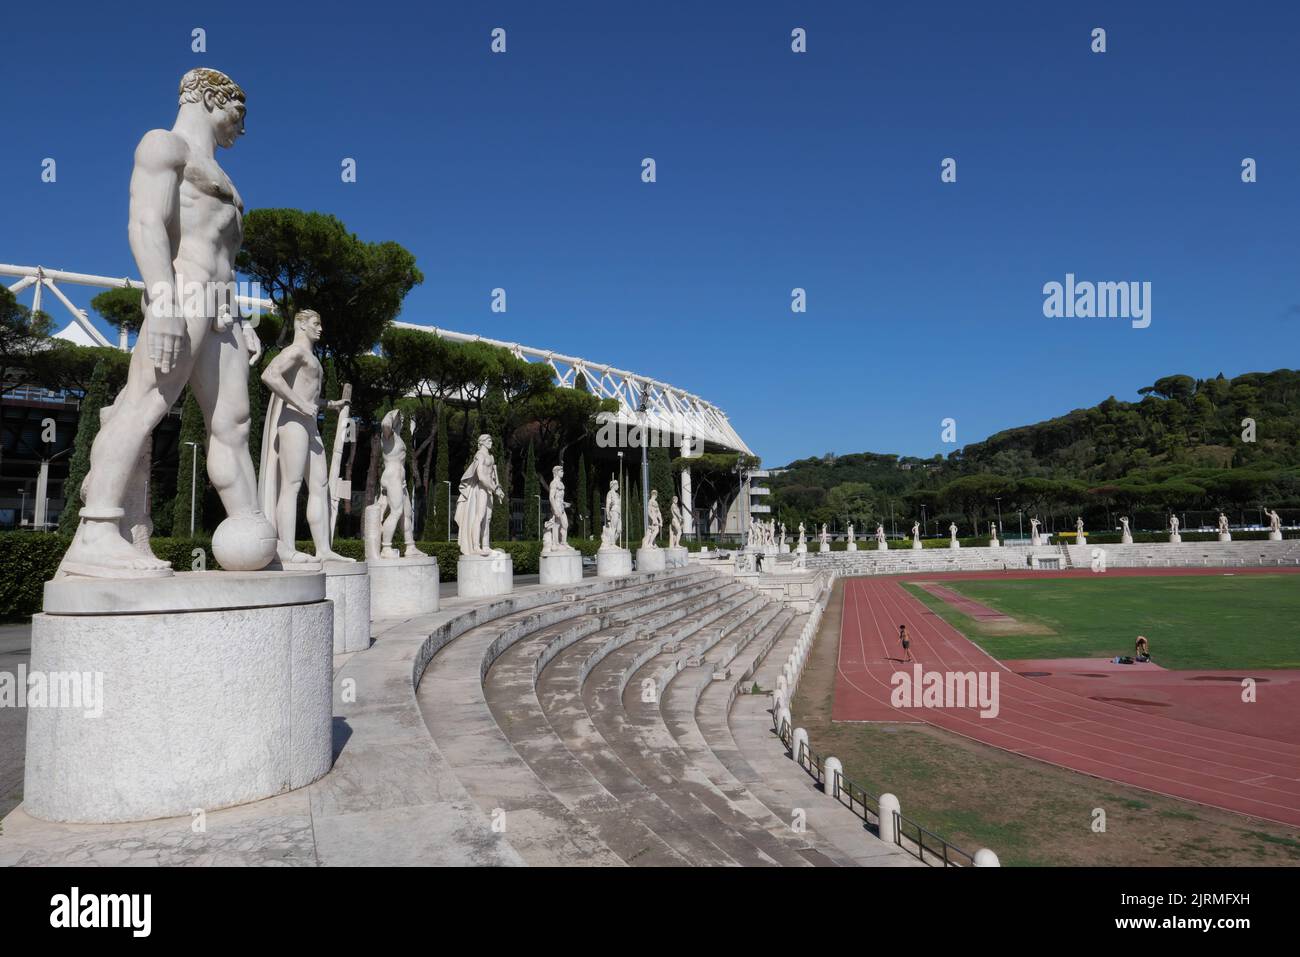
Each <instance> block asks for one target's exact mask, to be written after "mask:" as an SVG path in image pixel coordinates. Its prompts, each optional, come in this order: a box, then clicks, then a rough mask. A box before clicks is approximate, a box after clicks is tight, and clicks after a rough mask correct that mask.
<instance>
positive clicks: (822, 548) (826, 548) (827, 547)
mask: <svg viewBox="0 0 1300 957" xmlns="http://www.w3.org/2000/svg"><path fill="white" fill-rule="evenodd" d="M830 550H831V547H830V545H828V544H827V543H826V542H822V543H821V545H820V546H819V547H818V549H817V551H819V552H829V551H830Z"/></svg>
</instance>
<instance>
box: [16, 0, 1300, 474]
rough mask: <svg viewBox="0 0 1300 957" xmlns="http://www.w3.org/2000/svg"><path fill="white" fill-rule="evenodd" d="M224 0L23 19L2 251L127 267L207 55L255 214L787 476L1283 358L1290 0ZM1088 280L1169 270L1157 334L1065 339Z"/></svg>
mask: <svg viewBox="0 0 1300 957" xmlns="http://www.w3.org/2000/svg"><path fill="white" fill-rule="evenodd" d="M203 6H204V7H207V8H209V9H210V11H211V12H196V11H198V10H199V9H200V5H197V4H195V5H182V4H176V3H167V4H148V3H132V4H130V5H128V6H120V7H119V6H114V5H106V4H96V5H89V4H83V3H65V4H60V5H59V8H58V10H57V11H56V12H51V11H50V10H49V9H41V8H40V7H39V5H35V4H21V5H16V7H17V8H16V9H12V8H11V10H10V11H9V12H7V13H6V14H5V16H4V20H3V37H0V73H2V74H3V83H0V90H2V91H3V92H0V105H3V106H4V113H3V115H4V116H5V117H6V124H7V136H6V148H5V149H4V150H2V151H0V209H3V210H4V213H3V214H2V215H3V226H0V262H9V263H19V264H23V265H34V264H37V263H39V264H42V265H45V266H48V267H53V268H63V269H70V270H75V271H80V272H91V273H101V274H105V275H127V274H130V275H135V272H136V271H135V266H134V263H133V261H132V259H131V256H130V251H129V249H128V247H127V243H126V206H127V181H128V178H129V175H130V166H131V155H132V150H133V148H134V146H135V143H136V142H137V141H138V139H139V137H140V136H141V135H142V134H143V133H144V132H145V131H146V130H147V129H150V128H152V127H159V126H162V127H166V126H170V125H171V123H172V121H173V119H174V115H175V91H176V83H177V80H178V79H179V77H180V75H181V74H182V73H183V72H184V71H185V70H187V69H189V68H191V67H193V66H196V65H208V66H213V67H216V68H218V69H222V70H225V71H226V72H228V73H230V74H231V75H232V76H233V77H234V78H235V79H236V80H237V81H238V82H240V83H241V84H242V85H243V86H244V87H245V89H246V90H247V91H248V96H249V103H248V106H249V116H248V135H247V136H246V137H244V139H243V140H242V141H241V142H240V143H239V144H237V146H236V148H235V149H234V150H232V151H228V152H225V153H223V154H222V162H223V165H225V167H226V169H227V170H228V171H229V172H230V174H231V176H232V177H233V178H234V180H235V182H236V184H237V185H238V187H239V189H240V191H241V193H242V194H243V196H244V199H245V202H246V203H247V205H248V206H249V208H257V207H259V206H290V207H301V208H305V209H317V210H321V211H325V212H330V213H334V214H336V215H337V216H339V217H340V218H341V219H342V220H343V221H344V222H345V223H346V224H347V225H348V227H349V228H350V229H352V230H353V231H355V232H356V233H358V234H359V235H360V236H361V237H362V238H365V239H369V240H385V239H391V240H396V241H397V242H400V243H402V244H403V245H405V246H406V247H407V248H409V249H410V250H411V251H412V252H413V253H414V254H415V255H416V257H417V260H418V262H419V265H420V267H421V269H422V270H423V271H424V274H425V277H426V278H425V283H424V285H423V286H421V287H418V288H417V289H416V290H415V291H413V292H412V294H411V295H410V296H409V297H408V299H407V302H406V307H405V309H404V311H403V314H402V316H401V318H403V319H405V320H409V321H413V322H423V323H431V324H436V325H439V326H444V327H448V328H453V329H458V330H462V331H467V332H477V333H480V334H483V335H486V336H492V337H495V338H500V339H506V340H510V341H518V342H522V343H526V344H529V345H534V346H539V347H546V348H552V349H555V350H557V351H562V352H568V353H572V354H577V355H581V356H584V357H586V358H589V359H591V360H594V361H598V362H606V363H609V364H612V365H616V366H620V367H622V368H630V369H632V370H635V371H637V372H641V373H644V374H646V375H651V376H654V377H657V378H660V379H665V380H667V381H669V382H672V383H674V384H676V385H679V386H681V387H683V388H686V389H689V390H692V391H694V392H697V393H699V394H700V395H702V396H704V397H705V398H707V399H710V400H712V401H714V402H716V403H717V404H719V405H720V406H721V407H722V408H724V409H725V410H726V411H727V412H728V413H729V415H730V416H731V419H732V422H733V424H734V425H735V426H736V428H737V429H738V430H739V432H740V433H741V435H742V436H744V437H745V439H746V440H747V441H748V443H749V444H750V445H751V446H752V447H753V448H754V450H755V451H756V452H757V453H759V454H760V455H761V456H762V457H763V459H764V461H765V462H766V463H767V464H770V465H778V464H782V463H784V462H786V461H788V460H790V459H793V458H797V457H802V456H805V455H816V454H821V453H823V452H827V451H836V452H839V453H846V452H853V451H861V450H872V451H892V452H901V453H905V454H914V455H929V454H933V453H934V452H944V453H947V452H949V451H951V450H952V448H953V446H952V445H945V444H944V443H942V442H941V440H940V421H941V420H942V419H943V418H945V417H949V416H950V417H953V418H955V419H956V420H957V432H958V435H957V437H958V441H959V443H965V442H969V441H975V440H978V439H981V438H983V437H985V436H987V435H988V434H990V433H992V432H994V431H997V430H999V429H1002V428H1007V427H1010V426H1014V425H1019V424H1023V423H1027V422H1032V421H1037V420H1039V419H1042V418H1045V417H1048V416H1051V415H1057V414H1060V413H1063V412H1065V411H1068V410H1069V409H1072V408H1077V407H1080V406H1086V405H1091V404H1093V403H1095V402H1097V401H1100V400H1101V399H1103V398H1105V397H1106V396H1107V395H1111V394H1114V395H1116V396H1117V397H1119V398H1122V399H1131V398H1136V395H1135V392H1136V389H1138V388H1139V387H1141V386H1143V385H1147V384H1149V383H1150V382H1152V381H1154V380H1155V379H1156V378H1158V377H1160V376H1163V375H1169V374H1173V373H1186V374H1189V375H1194V376H1201V377H1204V376H1213V375H1216V374H1217V373H1219V372H1223V373H1224V374H1225V375H1229V376H1231V375H1235V374H1238V373H1241V372H1246V371H1252V370H1261V369H1263V370H1268V369H1273V368H1278V367H1282V366H1294V365H1295V361H1296V359H1295V343H1296V338H1297V331H1300V280H1298V272H1297V264H1298V263H1300V256H1298V255H1297V254H1298V253H1300V231H1298V230H1297V211H1298V210H1300V203H1298V202H1297V200H1300V185H1298V179H1300V136H1298V134H1297V122H1296V112H1295V106H1294V102H1293V100H1294V94H1295V91H1296V90H1297V89H1298V88H1300V83H1298V82H1297V81H1300V57H1297V56H1296V55H1295V43H1296V36H1297V28H1298V27H1300V13H1298V12H1297V10H1296V9H1295V5H1294V4H1289V3H1288V4H1284V3H1280V2H1279V3H1271V4H1269V3H1264V4H1258V5H1253V6H1252V7H1251V8H1250V10H1249V13H1246V12H1243V11H1238V10H1236V9H1235V8H1230V7H1224V6H1223V5H1221V4H1210V3H1173V2H1167V3H1143V4H1133V3H1088V4H1064V3H1043V2H1041V0H1040V2H1005V3H989V4H972V3H956V2H952V3H947V2H934V3H926V4H915V5H914V4H866V3H860V2H857V3H854V2H818V3H802V4H796V3H776V2H772V3H766V2H743V3H741V2H735V3H732V2H727V3H707V4H706V3H701V2H695V3H673V2H662V3H654V4H645V3H623V2H603V3H594V2H593V3H543V2H536V0H534V2H531V3H467V2H462V3H435V4H414V3H384V2H380V0H375V2H370V3H365V4H357V3H331V2H325V3H314V4H312V5H311V6H308V5H306V4H277V3H259V4H248V3H244V2H239V0H232V2H228V3H222V4H206V5H203ZM900 8H901V9H900ZM1098 26H1100V27H1104V28H1105V29H1106V30H1107V46H1108V49H1107V52H1106V53H1104V54H1094V53H1092V52H1091V51H1090V49H1089V47H1090V32H1091V30H1092V28H1094V27H1098ZM194 27H203V28H204V29H205V30H206V31H207V47H208V52H207V53H206V54H195V53H193V52H191V49H190V31H191V30H192V29H193V28H194ZM494 27H503V28H505V29H506V31H507V53H505V54H504V55H493V54H492V53H490V52H489V33H490V31H491V30H492V28H494ZM794 27H803V28H805V29H806V30H807V34H808V52H807V53H806V54H802V55H799V54H795V53H792V52H791V50H790V31H791V29H793V28H794ZM647 156H649V157H653V158H654V159H655V160H656V163H657V167H658V182H656V183H654V184H645V183H642V182H641V179H640V171H641V165H640V164H641V160H642V158H643V157H647ZM44 157H53V158H55V159H56V160H57V161H58V181H57V182H56V183H53V184H50V183H42V182H41V179H40V171H41V167H40V164H41V161H42V159H43V158H44ZM344 157H353V158H355V159H356V161H357V170H358V181H357V182H356V183H343V182H342V181H341V178H340V175H339V172H340V163H341V161H342V159H343V158H344ZM945 157H953V158H954V159H956V161H957V182H956V183H952V184H944V183H941V182H940V177H939V173H940V162H941V160H943V159H944V158H945ZM1244 157H1252V158H1254V159H1255V160H1256V161H1257V162H1258V177H1259V181H1258V182H1257V183H1254V184H1249V185H1247V184H1243V183H1242V182H1241V176H1240V171H1241V161H1242V159H1243V158H1244ZM1067 272H1072V273H1074V274H1076V276H1077V277H1078V278H1079V279H1090V280H1095V281H1143V282H1150V283H1151V284H1152V323H1151V325H1150V327H1149V328H1146V329H1133V328H1132V327H1131V325H1130V323H1129V322H1128V321H1127V320H1123V319H1077V318H1072V319H1064V318H1061V319H1048V318H1045V317H1044V316H1043V311H1042V304H1043V293H1042V287H1043V284H1044V283H1046V282H1049V281H1052V280H1056V281H1063V280H1064V278H1065V274H1066V273H1067ZM498 286H499V287H503V288H504V289H505V290H506V292H507V297H508V311H507V312H506V313H505V314H496V313H493V312H491V311H490V308H489V307H490V291H491V290H492V289H493V288H494V287H498ZM796 286H798V287H802V288H804V289H806V290H807V296H808V312H807V313H806V314H805V315H795V314H793V313H792V312H791V311H790V293H791V289H792V288H794V287H796ZM67 289H68V292H69V293H70V294H71V295H72V297H73V298H74V301H76V302H78V303H79V304H82V305H84V304H85V303H86V302H88V300H89V298H90V296H91V295H92V294H93V292H92V291H91V290H86V289H82V288H79V287H67ZM24 301H29V299H28V298H27V297H26V296H24ZM56 315H58V313H57V312H56ZM60 318H62V317H60Z"/></svg>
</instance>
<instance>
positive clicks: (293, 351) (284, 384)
mask: <svg viewBox="0 0 1300 957" xmlns="http://www.w3.org/2000/svg"><path fill="white" fill-rule="evenodd" d="M293 329H294V332H293V342H292V343H290V344H289V345H288V346H286V347H285V348H284V349H283V350H282V351H281V352H280V354H279V355H277V356H276V357H275V358H274V359H272V360H271V362H270V363H269V364H268V365H267V367H266V369H265V371H263V373H262V382H263V384H264V385H265V386H266V387H267V388H268V389H269V390H270V391H271V397H270V399H269V401H268V402H267V405H266V422H265V426H264V429H263V436H262V469H261V474H260V475H259V476H258V492H259V495H260V497H261V501H262V510H263V512H264V513H266V514H267V515H269V516H271V523H272V524H273V525H274V526H275V531H276V537H277V539H278V544H277V545H276V549H275V551H276V555H277V557H278V558H279V559H280V562H281V563H282V564H284V565H293V564H302V563H307V562H319V561H327V560H328V561H335V562H351V561H355V560H356V559H353V558H345V557H344V556H342V555H340V554H338V553H337V552H336V551H334V549H332V548H331V547H330V528H329V463H328V462H326V461H325V446H324V445H322V444H321V439H320V427H319V425H318V424H317V421H316V416H317V414H318V412H319V411H320V405H319V399H320V394H321V385H322V384H323V382H324V378H325V370H324V368H323V367H322V366H321V364H320V360H319V359H317V358H316V353H315V351H314V348H313V347H314V346H315V344H316V343H317V342H319V341H320V337H321V319H320V315H319V314H317V313H316V312H314V311H313V310H311V309H303V310H301V311H300V312H298V313H297V314H296V315H295V316H294V317H293ZM348 391H349V392H350V391H351V390H350V389H348ZM345 404H346V402H345V401H344V400H342V399H339V400H334V401H330V402H327V403H325V407H326V408H328V409H341V408H343V406H344V405H345ZM340 426H341V427H344V428H346V426H345V425H343V424H342V423H340ZM304 484H305V485H306V486H307V524H308V525H309V526H310V527H311V537H312V542H313V543H314V544H315V546H316V554H315V555H308V554H307V553H305V552H300V551H298V549H297V546H296V545H295V539H296V533H297V525H298V492H299V490H300V489H301V488H302V486H303V485H304ZM400 501H401V500H400V499H399V501H398V505H396V506H394V507H400Z"/></svg>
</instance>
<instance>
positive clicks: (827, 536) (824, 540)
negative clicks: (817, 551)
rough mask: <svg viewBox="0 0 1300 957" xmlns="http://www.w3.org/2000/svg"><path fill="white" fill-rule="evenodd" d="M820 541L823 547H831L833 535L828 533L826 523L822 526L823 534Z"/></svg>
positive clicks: (819, 537)
mask: <svg viewBox="0 0 1300 957" xmlns="http://www.w3.org/2000/svg"><path fill="white" fill-rule="evenodd" d="M818 539H819V540H820V541H821V543H822V544H823V545H829V544H830V543H831V533H830V532H828V531H826V525H825V523H823V524H822V532H821V535H819V536H818Z"/></svg>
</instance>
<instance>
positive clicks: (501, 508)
mask: <svg viewBox="0 0 1300 957" xmlns="http://www.w3.org/2000/svg"><path fill="white" fill-rule="evenodd" d="M492 454H493V457H494V458H495V459H496V463H497V479H498V480H499V481H500V482H501V490H502V491H503V492H505V493H506V496H505V501H504V502H498V501H497V500H496V496H495V495H494V496H493V497H492V541H494V542H508V541H510V508H511V502H510V454H509V453H508V452H507V451H506V443H505V440H504V439H502V438H498V439H497V440H496V441H495V442H493V443H492Z"/></svg>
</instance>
